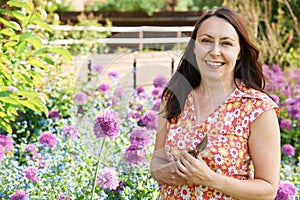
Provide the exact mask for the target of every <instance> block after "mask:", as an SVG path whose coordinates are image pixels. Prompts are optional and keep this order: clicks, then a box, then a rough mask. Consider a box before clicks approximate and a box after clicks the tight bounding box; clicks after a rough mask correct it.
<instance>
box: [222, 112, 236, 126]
mask: <svg viewBox="0 0 300 200" xmlns="http://www.w3.org/2000/svg"><path fill="white" fill-rule="evenodd" d="M233 120H234V116H233V113H226V116H225V118H224V123H225V124H224V125H225V126H230V125H231V124H232V122H233Z"/></svg>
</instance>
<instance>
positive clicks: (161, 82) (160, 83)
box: [153, 75, 168, 88]
mask: <svg viewBox="0 0 300 200" xmlns="http://www.w3.org/2000/svg"><path fill="white" fill-rule="evenodd" d="M167 82H168V80H167V78H166V77H165V76H161V75H158V76H157V77H156V78H155V79H154V81H153V85H154V87H160V88H163V87H165V85H166V84H167Z"/></svg>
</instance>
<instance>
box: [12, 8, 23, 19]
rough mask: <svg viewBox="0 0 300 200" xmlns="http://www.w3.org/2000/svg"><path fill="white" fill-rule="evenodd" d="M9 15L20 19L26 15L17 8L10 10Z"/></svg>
mask: <svg viewBox="0 0 300 200" xmlns="http://www.w3.org/2000/svg"><path fill="white" fill-rule="evenodd" d="M11 16H13V17H15V18H17V19H18V20H20V21H23V19H24V18H25V17H26V15H24V13H23V12H21V11H19V10H14V11H11Z"/></svg>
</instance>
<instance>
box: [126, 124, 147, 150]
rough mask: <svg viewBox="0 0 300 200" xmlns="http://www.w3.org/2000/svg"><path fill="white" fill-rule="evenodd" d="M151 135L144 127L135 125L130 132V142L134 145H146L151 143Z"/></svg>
mask: <svg viewBox="0 0 300 200" xmlns="http://www.w3.org/2000/svg"><path fill="white" fill-rule="evenodd" d="M151 139H152V138H151V135H150V134H149V133H148V131H147V129H146V128H144V127H136V128H134V129H132V132H131V134H130V138H129V140H130V143H131V144H132V145H135V146H147V145H149V144H150V143H151Z"/></svg>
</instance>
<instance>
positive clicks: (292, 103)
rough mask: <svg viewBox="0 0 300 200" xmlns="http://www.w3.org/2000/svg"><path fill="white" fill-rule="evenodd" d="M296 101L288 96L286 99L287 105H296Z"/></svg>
mask: <svg viewBox="0 0 300 200" xmlns="http://www.w3.org/2000/svg"><path fill="white" fill-rule="evenodd" d="M296 103H297V101H296V99H293V98H287V99H286V100H285V104H286V105H295V104H296Z"/></svg>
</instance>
